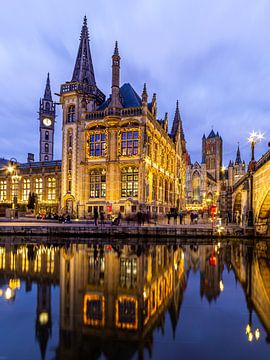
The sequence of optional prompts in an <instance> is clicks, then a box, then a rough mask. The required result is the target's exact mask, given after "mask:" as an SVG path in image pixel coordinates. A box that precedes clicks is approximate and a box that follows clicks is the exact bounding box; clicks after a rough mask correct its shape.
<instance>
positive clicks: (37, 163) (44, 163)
mask: <svg viewBox="0 0 270 360" xmlns="http://www.w3.org/2000/svg"><path fill="white" fill-rule="evenodd" d="M61 165H62V161H61V160H52V161H33V162H28V163H24V164H19V165H18V168H19V169H29V168H40V167H52V166H61Z"/></svg>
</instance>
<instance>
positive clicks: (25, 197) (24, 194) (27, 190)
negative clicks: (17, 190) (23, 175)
mask: <svg viewBox="0 0 270 360" xmlns="http://www.w3.org/2000/svg"><path fill="white" fill-rule="evenodd" d="M22 185H23V191H22V200H23V201H27V200H28V198H29V193H30V180H29V179H23V183H22Z"/></svg>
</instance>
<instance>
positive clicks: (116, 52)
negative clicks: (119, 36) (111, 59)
mask: <svg viewBox="0 0 270 360" xmlns="http://www.w3.org/2000/svg"><path fill="white" fill-rule="evenodd" d="M113 55H115V56H119V51H118V41H116V42H115V47H114V53H113Z"/></svg>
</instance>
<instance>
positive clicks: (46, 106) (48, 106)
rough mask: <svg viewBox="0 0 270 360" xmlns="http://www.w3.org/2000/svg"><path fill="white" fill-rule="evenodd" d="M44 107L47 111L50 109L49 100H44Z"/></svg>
mask: <svg viewBox="0 0 270 360" xmlns="http://www.w3.org/2000/svg"><path fill="white" fill-rule="evenodd" d="M45 109H46V112H47V113H48V112H49V111H50V103H49V102H46V105H45Z"/></svg>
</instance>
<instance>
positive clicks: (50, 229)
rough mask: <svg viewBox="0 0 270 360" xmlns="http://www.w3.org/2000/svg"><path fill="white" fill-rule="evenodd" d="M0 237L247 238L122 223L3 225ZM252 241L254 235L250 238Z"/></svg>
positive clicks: (203, 227)
mask: <svg viewBox="0 0 270 360" xmlns="http://www.w3.org/2000/svg"><path fill="white" fill-rule="evenodd" d="M0 235H11V236H13V235H22V236H28V235H29V236H52V237H76V236H78V237H99V238H115V237H118V238H131V237H145V238H148V237H155V238H164V237H183V238H184V237H193V238H196V237H198V238H209V237H217V238H220V237H224V238H235V237H245V234H244V233H243V230H242V229H241V228H240V227H237V226H235V225H229V226H226V227H222V228H221V229H220V228H219V227H214V228H212V226H211V224H193V225H165V224H163V225H162V224H161V225H159V224H158V225H155V224H147V225H141V226H138V225H137V224H135V223H133V222H132V223H126V222H122V223H121V224H120V225H118V226H114V225H111V224H104V225H100V224H99V225H98V226H95V225H94V224H93V223H86V222H76V221H74V222H72V223H68V224H67V223H65V224H62V223H56V222H46V221H39V222H38V221H33V222H29V221H18V220H16V221H1V222H0ZM248 237H250V235H249V236H248Z"/></svg>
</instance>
